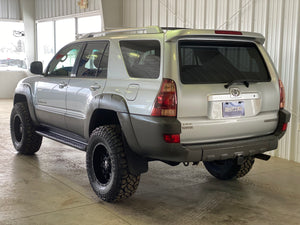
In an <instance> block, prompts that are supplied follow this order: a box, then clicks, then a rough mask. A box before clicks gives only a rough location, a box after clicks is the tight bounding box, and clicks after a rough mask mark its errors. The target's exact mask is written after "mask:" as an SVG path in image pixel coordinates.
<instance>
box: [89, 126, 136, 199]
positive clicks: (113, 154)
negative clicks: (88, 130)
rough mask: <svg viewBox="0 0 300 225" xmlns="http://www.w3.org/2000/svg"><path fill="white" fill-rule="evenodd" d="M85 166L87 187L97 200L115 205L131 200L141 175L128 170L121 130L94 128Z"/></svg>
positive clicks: (114, 127)
mask: <svg viewBox="0 0 300 225" xmlns="http://www.w3.org/2000/svg"><path fill="white" fill-rule="evenodd" d="M86 167H87V174H88V177H89V181H90V184H91V186H92V188H93V190H94V192H95V193H96V194H97V196H98V197H99V198H101V199H102V200H104V201H106V202H115V201H119V200H123V199H126V198H128V197H130V196H131V195H132V194H133V193H134V192H135V191H136V189H137V187H138V184H139V181H140V175H137V176H136V175H133V174H131V173H130V171H129V169H128V162H127V159H126V155H125V151H124V145H123V142H122V135H121V131H120V128H119V127H118V126H115V125H109V126H101V127H98V128H96V129H95V130H94V131H93V133H92V134H91V136H90V140H89V144H88V148H87V152H86Z"/></svg>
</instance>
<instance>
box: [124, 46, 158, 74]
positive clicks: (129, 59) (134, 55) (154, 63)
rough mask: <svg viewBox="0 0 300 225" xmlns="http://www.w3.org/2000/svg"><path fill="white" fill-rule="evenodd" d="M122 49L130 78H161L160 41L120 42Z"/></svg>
mask: <svg viewBox="0 0 300 225" xmlns="http://www.w3.org/2000/svg"><path fill="white" fill-rule="evenodd" d="M120 47H121V51H122V55H123V59H124V62H125V65H126V69H127V72H128V74H129V76H131V77H136V78H152V79H154V78H158V77H159V73H160V43H159V41H155V40H135V41H120Z"/></svg>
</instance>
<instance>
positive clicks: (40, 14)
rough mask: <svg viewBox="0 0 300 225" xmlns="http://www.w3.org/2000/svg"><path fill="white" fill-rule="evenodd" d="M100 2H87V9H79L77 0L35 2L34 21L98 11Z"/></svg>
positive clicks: (40, 0)
mask: <svg viewBox="0 0 300 225" xmlns="http://www.w3.org/2000/svg"><path fill="white" fill-rule="evenodd" d="M100 1H101V0H89V1H88V8H87V9H80V7H79V6H78V4H77V3H78V2H79V0H36V1H35V2H36V6H35V10H36V13H35V14H36V20H41V19H49V18H55V17H63V16H70V15H78V14H82V13H87V12H94V11H99V10H100V6H101V4H100ZM112 1H115V0H112ZM118 1H119V0H118Z"/></svg>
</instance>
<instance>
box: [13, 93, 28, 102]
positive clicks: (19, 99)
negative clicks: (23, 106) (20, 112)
mask: <svg viewBox="0 0 300 225" xmlns="http://www.w3.org/2000/svg"><path fill="white" fill-rule="evenodd" d="M18 102H27V99H26V96H25V95H20V94H16V95H15V97H14V104H16V103H18Z"/></svg>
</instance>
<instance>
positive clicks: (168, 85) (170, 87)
mask: <svg viewBox="0 0 300 225" xmlns="http://www.w3.org/2000/svg"><path fill="white" fill-rule="evenodd" d="M151 116H168V117H176V116H177V93H176V84H175V82H174V81H173V80H171V79H163V83H162V85H161V88H160V91H159V93H158V95H157V97H156V99H155V102H154V106H153V109H152V113H151Z"/></svg>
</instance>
